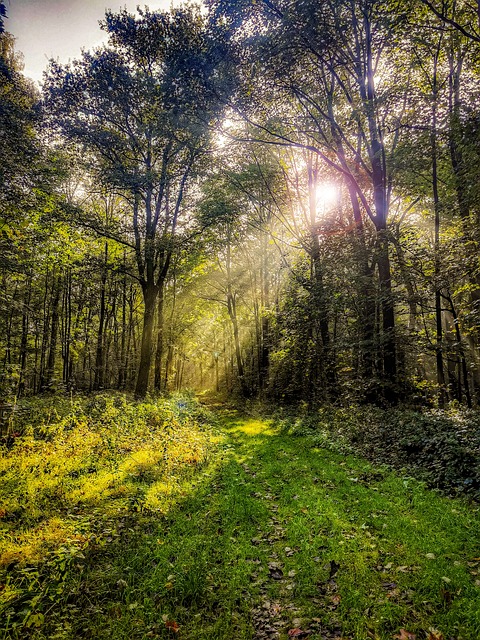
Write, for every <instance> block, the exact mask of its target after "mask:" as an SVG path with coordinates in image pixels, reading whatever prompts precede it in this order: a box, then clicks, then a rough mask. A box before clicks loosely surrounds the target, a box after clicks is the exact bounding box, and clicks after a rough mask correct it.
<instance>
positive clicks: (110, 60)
mask: <svg viewBox="0 0 480 640" xmlns="http://www.w3.org/2000/svg"><path fill="white" fill-rule="evenodd" d="M102 28H103V29H104V30H105V31H106V32H107V33H108V36H109V45H108V46H106V47H103V48H102V49H98V50H96V51H95V52H94V53H84V54H83V57H82V58H81V59H80V60H76V61H74V62H73V64H71V65H67V66H65V67H62V66H60V65H58V64H57V63H52V64H51V67H50V70H49V75H48V78H47V80H46V83H45V91H46V105H47V108H48V110H49V112H50V114H51V115H52V119H53V120H54V121H55V124H56V126H57V127H58V128H59V129H60V130H61V132H62V133H63V134H64V135H65V136H66V137H67V138H69V139H71V140H74V141H75V142H77V143H78V144H80V145H83V146H84V147H85V148H87V149H88V151H89V153H90V154H91V156H90V159H91V162H90V166H91V170H92V172H93V173H94V175H95V177H96V179H98V180H100V181H101V182H103V183H104V184H106V185H108V186H109V187H110V188H111V189H114V190H116V191H117V192H118V193H119V194H120V195H122V196H123V197H124V198H125V200H126V201H127V202H128V203H129V206H130V211H131V218H130V229H129V233H128V235H125V236H124V237H123V238H122V242H123V243H124V244H125V245H126V246H128V247H129V248H130V249H131V250H132V251H134V253H135V257H136V264H137V278H138V280H139V282H140V285H141V287H142V292H143V300H144V318H143V331H142V340H141V347H140V365H139V371H138V378H137V384H136V390H135V392H136V395H137V396H139V397H141V396H144V395H145V393H146V391H147V389H148V381H149V372H150V364H151V356H152V349H153V345H152V337H153V330H154V317H155V310H156V301H157V298H158V295H159V292H161V291H162V290H163V288H164V286H165V281H166V277H167V274H168V271H169V268H170V265H171V261H172V255H173V251H174V246H175V245H174V237H175V234H176V232H177V229H178V225H179V224H180V221H181V214H182V207H183V200H184V195H185V192H186V189H187V188H188V185H189V183H190V181H191V180H192V178H193V176H194V174H195V167H196V165H197V163H198V161H199V158H200V157H201V156H202V155H203V154H205V152H206V150H207V148H208V123H209V121H210V119H211V117H212V105H213V104H214V100H213V94H212V92H211V91H209V89H208V84H209V78H210V76H211V74H212V73H213V72H214V65H213V63H212V55H211V47H210V45H209V41H208V37H207V33H206V31H205V29H204V25H203V20H202V18H201V16H200V14H199V13H198V12H197V11H196V10H195V9H193V8H191V7H185V8H182V9H176V10H172V12H171V13H152V12H150V11H149V10H147V9H145V10H144V11H140V10H139V15H138V16H133V15H130V14H129V13H128V12H127V11H126V10H124V11H123V12H121V13H119V14H113V13H107V15H106V18H105V21H104V22H103V23H102ZM162 295H163V294H162ZM159 322H160V323H161V322H162V319H161V318H160V319H159Z"/></svg>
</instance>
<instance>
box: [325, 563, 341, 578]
mask: <svg viewBox="0 0 480 640" xmlns="http://www.w3.org/2000/svg"><path fill="white" fill-rule="evenodd" d="M339 569H340V565H339V564H337V563H336V562H335V560H330V575H329V578H328V579H329V580H331V579H332V578H333V577H334V576H336V575H337V573H338V570H339Z"/></svg>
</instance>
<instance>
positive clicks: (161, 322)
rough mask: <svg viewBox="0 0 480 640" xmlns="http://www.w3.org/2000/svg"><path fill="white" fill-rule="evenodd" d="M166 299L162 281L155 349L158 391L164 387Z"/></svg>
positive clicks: (156, 387) (156, 388) (159, 289)
mask: <svg viewBox="0 0 480 640" xmlns="http://www.w3.org/2000/svg"><path fill="white" fill-rule="evenodd" d="M164 301H165V291H164V284H163V282H161V283H160V284H159V286H158V302H157V348H156V351H155V390H156V391H160V390H161V388H162V358H163V331H164V318H163V315H164V314H163V307H164Z"/></svg>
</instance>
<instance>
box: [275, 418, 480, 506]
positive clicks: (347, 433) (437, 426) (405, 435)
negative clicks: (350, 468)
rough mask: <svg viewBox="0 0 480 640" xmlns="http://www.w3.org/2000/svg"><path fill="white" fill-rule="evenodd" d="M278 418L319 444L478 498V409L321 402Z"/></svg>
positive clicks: (285, 426) (435, 485)
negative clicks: (308, 409)
mask: <svg viewBox="0 0 480 640" xmlns="http://www.w3.org/2000/svg"><path fill="white" fill-rule="evenodd" d="M281 421H282V423H283V428H284V429H286V430H288V431H290V432H291V433H296V434H298V435H310V436H312V438H313V439H314V440H315V443H316V444H317V445H321V446H327V447H332V448H334V449H337V450H341V451H351V452H356V453H359V454H361V455H363V456H365V457H366V458H368V459H369V460H371V461H372V462H375V463H379V464H388V465H389V466H391V467H393V468H396V469H404V470H406V471H407V473H409V474H411V475H414V476H416V477H419V478H420V479H422V480H425V481H426V482H427V483H428V484H429V485H430V486H432V487H436V488H439V489H443V490H447V491H450V492H454V493H460V494H463V493H467V494H469V495H472V496H474V497H476V498H479V497H480V414H479V413H478V411H472V410H467V409H456V408H452V409H450V410H447V411H442V410H438V409H430V410H425V411H423V412H420V411H414V410H407V409H387V410H384V409H380V408H378V407H374V406H366V407H348V408H342V409H339V408H335V407H324V408H321V409H320V410H319V411H318V412H317V413H314V414H307V415H305V416H303V417H300V418H295V419H292V418H285V417H283V418H281Z"/></svg>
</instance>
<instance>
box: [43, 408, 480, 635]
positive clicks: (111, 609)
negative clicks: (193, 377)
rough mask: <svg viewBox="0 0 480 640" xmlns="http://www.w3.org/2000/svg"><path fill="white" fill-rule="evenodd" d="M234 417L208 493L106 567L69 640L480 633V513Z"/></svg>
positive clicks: (84, 590)
mask: <svg viewBox="0 0 480 640" xmlns="http://www.w3.org/2000/svg"><path fill="white" fill-rule="evenodd" d="M219 419H220V422H221V425H222V428H223V430H224V431H225V433H226V440H225V443H224V444H223V445H222V454H221V457H219V459H218V460H217V461H216V463H215V464H214V465H212V466H211V467H209V468H207V469H204V470H203V472H202V475H201V476H199V478H198V480H197V484H196V486H195V487H193V488H192V492H191V493H190V494H189V495H187V496H185V498H184V500H183V502H181V503H180V504H178V505H177V506H176V507H174V508H173V509H172V511H171V512H170V513H169V514H168V515H166V516H165V517H164V518H161V519H160V520H156V521H154V523H153V524H152V522H150V524H149V525H148V526H146V525H145V527H144V528H143V529H142V528H141V527H140V530H139V531H138V532H137V533H136V535H135V536H134V537H133V538H132V539H131V541H130V543H129V544H128V545H126V546H123V547H120V546H118V545H117V546H116V545H112V546H111V547H110V550H108V551H104V552H103V554H104V555H103V556H102V557H101V559H100V560H99V562H98V565H97V566H96V565H95V562H93V563H90V568H89V569H88V572H87V574H86V575H84V577H83V578H82V582H81V583H80V582H79V586H78V590H77V594H76V601H75V602H76V604H74V605H71V606H72V616H71V621H70V625H71V626H70V631H68V633H69V634H70V635H69V636H68V637H76V638H80V637H87V638H111V639H113V640H119V639H125V640H135V639H137V638H138V639H143V638H172V637H178V638H181V639H185V640H186V639H189V640H193V639H195V640H200V639H204V640H207V639H208V640H215V639H218V640H220V639H222V640H242V639H248V638H252V639H253V638H258V639H261V638H268V639H270V638H272V639H273V638H279V639H287V638H289V637H307V636H306V635H302V633H301V632H302V631H304V632H309V634H308V637H309V638H311V639H312V640H320V639H323V640H328V639H330V638H348V639H350V640H353V639H355V640H368V639H379V640H380V639H382V640H383V639H392V638H395V637H396V636H399V637H402V638H403V637H405V638H407V637H410V636H406V635H405V636H403V635H401V631H400V630H401V629H402V628H403V629H405V630H406V631H408V632H410V633H412V634H416V638H417V640H422V639H424V638H425V639H426V638H429V639H430V640H437V639H441V638H444V639H445V640H449V639H450V638H455V639H456V640H458V639H463V640H477V639H478V638H480V587H479V585H480V562H479V556H480V536H479V531H480V527H479V523H480V518H479V514H478V508H475V507H474V506H472V505H468V504H466V503H464V502H461V501H457V500H452V499H448V498H445V497H442V496H440V495H439V494H437V493H435V492H431V491H428V490H425V489H424V488H423V486H422V485H421V484H419V483H418V482H415V481H413V480H405V479H403V478H400V477H399V476H395V475H393V474H391V473H389V472H387V471H385V470H382V469H375V468H374V467H373V466H372V465H371V464H369V463H368V462H366V461H364V460H362V459H358V458H354V457H345V456H342V455H340V454H337V453H332V452H331V451H327V450H321V449H315V448H313V446H312V441H311V440H309V439H308V438H302V437H294V436H288V435H282V434H279V433H277V432H276V430H275V428H274V427H273V426H272V425H270V424H269V423H268V422H265V421H260V420H254V419H244V418H242V417H240V416H239V415H238V414H237V413H235V412H233V411H230V412H229V411H226V410H224V411H223V412H221V413H220V418H219ZM105 553H106V554H107V556H108V557H107V564H105V562H106V561H105ZM79 603H82V604H81V605H79ZM67 606H68V605H67ZM75 607H77V609H75ZM78 607H80V609H78ZM177 627H178V628H177ZM429 628H431V629H436V630H437V631H429ZM64 632H65V633H66V629H65V627H64ZM289 632H290V635H288V633H289ZM39 634H40V632H39ZM442 634H443V635H442ZM38 637H41V636H40V635H39V636H38ZM49 637H50V638H62V637H67V635H62V632H61V631H59V633H58V634H57V635H55V634H53V635H50V636H49ZM411 637H412V638H413V636H411Z"/></svg>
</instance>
